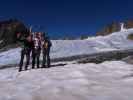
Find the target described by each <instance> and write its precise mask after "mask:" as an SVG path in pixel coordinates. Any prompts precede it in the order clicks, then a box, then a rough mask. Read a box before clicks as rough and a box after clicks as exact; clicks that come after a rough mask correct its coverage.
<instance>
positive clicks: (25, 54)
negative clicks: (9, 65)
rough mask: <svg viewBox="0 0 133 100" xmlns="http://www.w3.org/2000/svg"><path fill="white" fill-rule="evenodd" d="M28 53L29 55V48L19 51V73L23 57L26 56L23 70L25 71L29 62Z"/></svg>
mask: <svg viewBox="0 0 133 100" xmlns="http://www.w3.org/2000/svg"><path fill="white" fill-rule="evenodd" d="M30 53H31V49H30V48H24V49H22V51H21V60H20V63H19V71H22V67H23V62H24V58H25V56H26V64H25V70H27V68H28V65H29V62H30Z"/></svg>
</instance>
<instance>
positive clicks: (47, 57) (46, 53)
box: [42, 48, 50, 67]
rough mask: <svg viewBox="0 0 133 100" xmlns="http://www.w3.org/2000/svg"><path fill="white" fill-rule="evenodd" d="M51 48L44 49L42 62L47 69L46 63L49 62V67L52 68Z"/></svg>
mask: <svg viewBox="0 0 133 100" xmlns="http://www.w3.org/2000/svg"><path fill="white" fill-rule="evenodd" d="M49 53H50V48H48V49H43V61H42V67H46V66H45V63H46V62H47V67H50V55H49Z"/></svg>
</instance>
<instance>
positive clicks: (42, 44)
mask: <svg viewBox="0 0 133 100" xmlns="http://www.w3.org/2000/svg"><path fill="white" fill-rule="evenodd" d="M18 36H19V35H18ZM20 36H21V35H20ZM19 41H20V42H21V43H22V51H21V59H20V64H19V72H20V71H22V66H23V62H24V58H25V57H26V64H25V70H27V69H28V65H29V63H30V56H31V57H32V68H33V69H34V68H35V64H36V65H37V68H40V54H41V51H42V55H43V61H42V66H41V67H42V68H49V67H50V55H49V53H50V47H51V46H52V43H51V41H50V39H49V38H48V37H45V33H40V32H38V33H35V34H34V37H33V35H28V36H24V37H23V38H20V39H19ZM31 53H32V55H31ZM46 62H47V66H46V65H45V63H46Z"/></svg>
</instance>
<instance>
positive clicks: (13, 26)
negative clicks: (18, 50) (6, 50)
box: [0, 19, 29, 49]
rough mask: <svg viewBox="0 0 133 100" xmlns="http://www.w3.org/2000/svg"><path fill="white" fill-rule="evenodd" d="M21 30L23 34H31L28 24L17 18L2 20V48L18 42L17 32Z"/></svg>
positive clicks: (0, 40)
mask: <svg viewBox="0 0 133 100" xmlns="http://www.w3.org/2000/svg"><path fill="white" fill-rule="evenodd" d="M17 32H21V33H22V35H24V34H29V30H28V28H26V26H25V25H24V24H23V23H22V22H20V21H18V20H16V19H10V20H7V21H1V22H0V49H1V48H3V47H5V46H7V45H11V44H14V43H16V40H17V39H16V33H17Z"/></svg>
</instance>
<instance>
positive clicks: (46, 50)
mask: <svg viewBox="0 0 133 100" xmlns="http://www.w3.org/2000/svg"><path fill="white" fill-rule="evenodd" d="M51 46H52V43H51V41H50V38H49V37H44V41H43V45H42V52H43V61H42V68H49V67H50V55H49V53H50V48H51ZM46 62H47V66H45V63H46Z"/></svg>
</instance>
